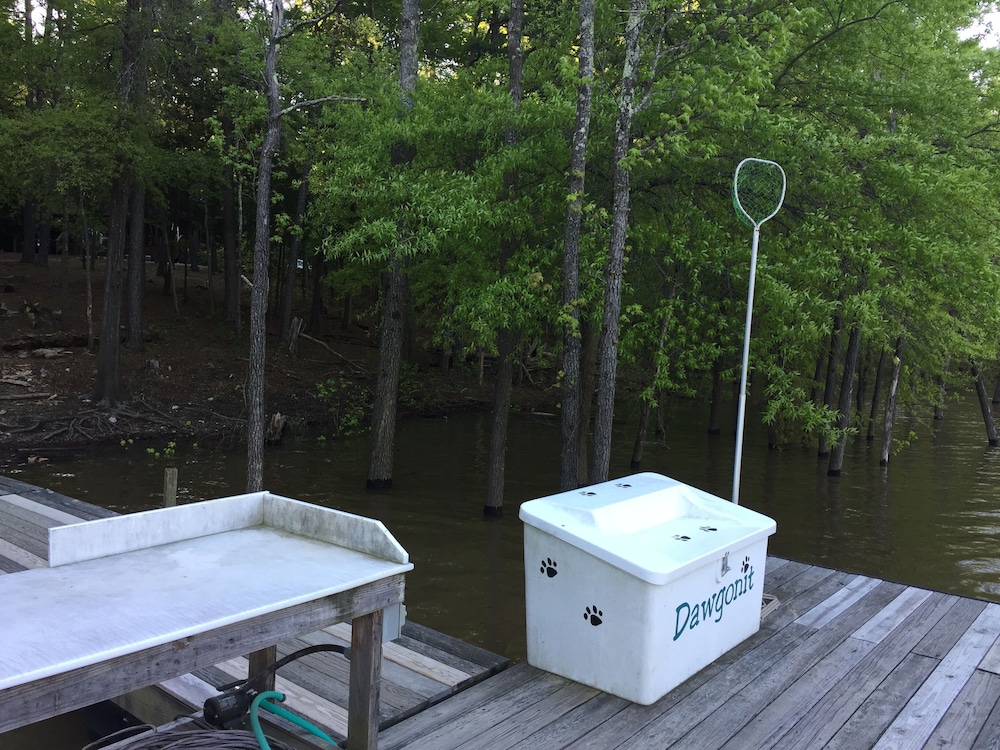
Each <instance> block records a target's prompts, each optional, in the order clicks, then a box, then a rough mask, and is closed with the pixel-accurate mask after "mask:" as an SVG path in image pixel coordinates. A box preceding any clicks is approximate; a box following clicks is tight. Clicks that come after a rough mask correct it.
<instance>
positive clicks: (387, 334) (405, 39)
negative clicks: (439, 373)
mask: <svg viewBox="0 0 1000 750" xmlns="http://www.w3.org/2000/svg"><path fill="white" fill-rule="evenodd" d="M419 28H420V2H419V0H403V10H402V18H401V28H400V50H399V90H400V97H401V98H402V101H403V107H404V109H405V110H406V111H407V112H409V111H410V110H412V109H413V96H414V94H415V93H416V90H417V41H418V40H417V34H418V31H419ZM393 151H394V154H393V159H392V161H393V164H394V165H397V166H400V167H402V166H403V165H405V164H406V163H408V162H409V161H412V159H413V157H414V156H415V153H416V151H415V147H414V146H413V144H397V146H395V147H394V149H393ZM405 222H406V220H405V218H402V219H400V221H399V222H398V229H397V231H398V232H399V233H400V234H401V235H404V234H405V233H406V231H407V230H406V226H405ZM382 288H383V296H382V298H383V310H382V330H381V333H380V336H379V362H378V376H377V380H376V383H375V400H374V403H373V405H372V430H371V443H370V451H369V457H368V480H367V482H366V486H367V487H368V489H371V490H382V489H389V488H390V487H392V464H393V451H394V447H395V445H394V444H395V440H396V405H397V404H396V402H397V399H398V396H399V372H400V368H401V367H402V364H403V339H404V333H405V330H406V326H405V315H406V277H405V275H404V273H403V260H402V258H399V257H398V256H397V257H394V258H392V259H391V260H390V261H389V268H388V269H387V271H386V273H385V280H384V283H383V287H382Z"/></svg>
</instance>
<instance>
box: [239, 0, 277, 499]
mask: <svg viewBox="0 0 1000 750" xmlns="http://www.w3.org/2000/svg"><path fill="white" fill-rule="evenodd" d="M284 7H285V6H284V3H283V2H282V0H272V2H271V35H270V38H269V39H268V43H267V48H266V50H265V52H264V87H265V93H266V95H267V130H266V132H265V134H264V143H263V145H262V146H261V149H260V161H259V165H258V169H257V218H256V228H255V230H254V243H253V290H252V291H251V292H250V373H249V377H248V378H247V402H248V404H247V406H248V418H247V492H260V491H261V490H262V489H263V488H264V399H265V393H264V371H265V364H266V355H267V352H266V340H267V294H268V263H269V261H270V256H271V246H270V240H271V171H272V169H273V167H274V157H275V155H276V154H277V152H278V146H279V145H280V143H281V91H280V88H279V86H278V52H279V42H280V37H281V27H282V22H283V19H284V13H285V10H284Z"/></svg>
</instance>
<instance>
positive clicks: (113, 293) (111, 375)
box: [93, 170, 129, 406]
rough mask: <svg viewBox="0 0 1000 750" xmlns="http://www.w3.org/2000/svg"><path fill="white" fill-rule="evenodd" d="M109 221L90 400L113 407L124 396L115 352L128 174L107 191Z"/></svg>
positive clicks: (125, 173) (119, 346) (117, 352)
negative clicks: (102, 299)
mask: <svg viewBox="0 0 1000 750" xmlns="http://www.w3.org/2000/svg"><path fill="white" fill-rule="evenodd" d="M111 195H112V206H111V221H110V222H109V223H108V258H107V268H106V269H105V276H104V306H103V312H102V314H101V333H100V339H99V342H98V348H97V382H96V383H95V385H94V394H93V400H94V401H95V402H96V403H100V404H104V405H105V406H115V405H116V404H117V403H118V402H119V401H120V400H121V399H122V398H123V397H124V395H125V387H124V384H123V383H122V377H121V364H120V362H119V353H120V349H121V339H120V335H119V329H120V323H121V303H122V266H123V265H124V256H125V224H126V217H127V215H128V199H129V173H128V171H127V170H126V171H125V172H124V173H123V174H122V175H121V176H120V177H118V178H116V179H115V181H114V186H113V189H112V191H111Z"/></svg>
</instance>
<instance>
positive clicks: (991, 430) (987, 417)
mask: <svg viewBox="0 0 1000 750" xmlns="http://www.w3.org/2000/svg"><path fill="white" fill-rule="evenodd" d="M972 376H973V377H974V378H975V379H976V395H977V396H978V397H979V408H980V410H981V411H982V413H983V424H985V425H986V439H987V440H988V441H989V444H990V447H991V448H996V447H997V446H998V445H1000V441H998V440H997V426H996V423H995V422H994V421H993V412H992V411H990V399H989V396H987V395H986V384H985V383H984V382H983V376H982V373H980V372H979V365H977V364H976V363H975V362H973V363H972Z"/></svg>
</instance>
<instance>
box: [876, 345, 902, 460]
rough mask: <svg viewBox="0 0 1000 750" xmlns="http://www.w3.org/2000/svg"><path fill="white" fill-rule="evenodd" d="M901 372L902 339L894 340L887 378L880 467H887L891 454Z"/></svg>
mask: <svg viewBox="0 0 1000 750" xmlns="http://www.w3.org/2000/svg"><path fill="white" fill-rule="evenodd" d="M902 370H903V337H902V336H900V337H899V338H898V339H896V353H895V355H894V356H893V358H892V374H891V375H890V376H889V395H888V397H887V398H886V401H885V421H884V424H883V426H882V457H881V458H880V459H879V465H880V466H888V465H889V457H890V455H891V454H892V430H893V427H894V426H895V424H896V396H897V395H898V393H899V375H900V373H901V372H902Z"/></svg>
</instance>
